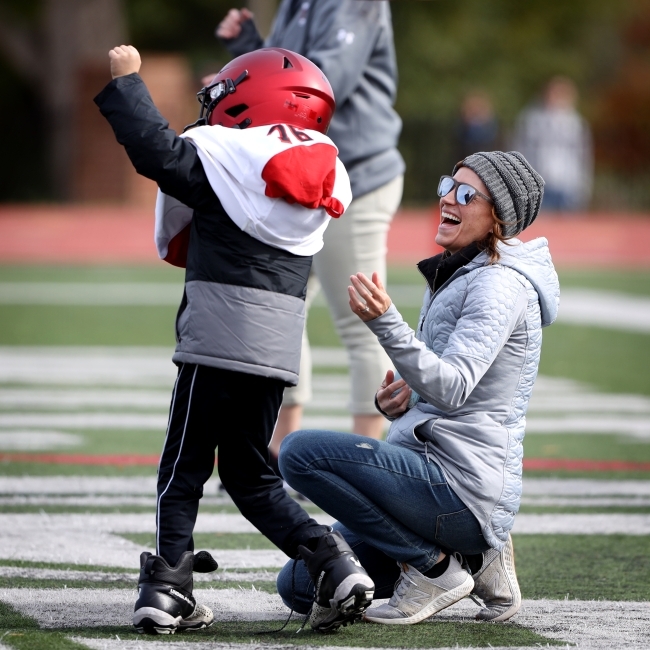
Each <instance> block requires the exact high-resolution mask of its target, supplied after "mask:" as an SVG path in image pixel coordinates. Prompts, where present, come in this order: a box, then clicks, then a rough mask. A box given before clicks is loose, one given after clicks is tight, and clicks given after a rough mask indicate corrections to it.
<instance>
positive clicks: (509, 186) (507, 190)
mask: <svg viewBox="0 0 650 650" xmlns="http://www.w3.org/2000/svg"><path fill="white" fill-rule="evenodd" d="M460 167H468V168H469V169H471V170H472V171H473V172H474V173H475V174H476V175H477V176H478V177H479V178H480V179H481V180H482V181H483V182H484V183H485V186H486V187H487V188H488V190H489V191H490V195H491V196H492V200H493V201H494V207H495V208H496V213H497V216H498V217H499V219H501V221H504V222H505V225H503V226H501V230H502V233H503V236H504V237H514V236H515V235H518V234H519V233H520V232H521V231H522V230H524V228H528V226H530V224H531V223H533V221H535V217H536V216H537V213H538V212H539V208H540V206H541V204H542V197H543V196H544V179H543V178H542V177H541V176H540V175H539V174H538V173H537V172H536V171H535V170H534V169H533V168H532V167H531V166H530V163H529V162H528V161H527V160H526V159H525V158H524V157H523V156H522V155H521V154H520V153H519V152H518V151H508V152H507V153H506V152H504V151H480V152H479V153H473V154H472V155H471V156H467V158H465V159H464V160H461V161H460V162H459V163H457V165H456V166H455V167H454V171H453V172H452V174H455V173H456V172H457V171H458V169H459V168H460Z"/></svg>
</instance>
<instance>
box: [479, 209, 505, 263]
mask: <svg viewBox="0 0 650 650" xmlns="http://www.w3.org/2000/svg"><path fill="white" fill-rule="evenodd" d="M492 219H493V220H494V223H493V224H492V230H491V231H490V232H489V233H488V234H487V235H486V236H485V238H484V239H483V240H481V241H480V242H478V247H479V249H480V250H482V251H484V252H485V253H487V256H488V259H489V263H490V264H496V263H497V262H498V261H499V260H500V259H501V254H500V253H499V250H498V249H497V246H498V245H499V242H502V243H506V242H507V241H508V239H512V237H504V236H503V234H502V231H501V226H504V225H505V221H502V220H501V219H499V217H498V216H497V211H496V208H495V207H494V206H492Z"/></svg>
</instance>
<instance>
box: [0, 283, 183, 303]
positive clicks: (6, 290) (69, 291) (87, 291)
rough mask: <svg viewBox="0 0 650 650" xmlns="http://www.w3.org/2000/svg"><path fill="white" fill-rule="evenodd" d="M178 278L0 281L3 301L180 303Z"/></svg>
mask: <svg viewBox="0 0 650 650" xmlns="http://www.w3.org/2000/svg"><path fill="white" fill-rule="evenodd" d="M182 297H183V284H182V283H179V282H176V283H171V282H128V283H127V282H0V304H3V305H89V306H92V305H95V306H102V305H104V306H118V305H122V306H128V305H141V306H152V305H154V306H166V305H173V306H178V305H179V304H180V302H181V298H182Z"/></svg>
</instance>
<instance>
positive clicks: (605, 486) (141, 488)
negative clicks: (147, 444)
mask: <svg viewBox="0 0 650 650" xmlns="http://www.w3.org/2000/svg"><path fill="white" fill-rule="evenodd" d="M523 485H524V487H523V492H524V494H526V495H529V496H571V495H575V496H616V495H620V496H633V495H638V496H650V480H648V481H642V480H612V479H604V480H599V479H586V478H585V479H582V478H534V477H528V476H526V477H524V482H523ZM218 488H219V480H218V479H217V478H211V479H210V480H209V481H208V482H207V483H206V484H205V486H204V488H203V491H204V495H214V496H216V495H217V494H218V492H217V491H218ZM0 494H7V495H9V494H20V495H28V494H36V495H112V494H114V495H147V496H155V494H156V477H155V476H0ZM204 498H205V497H204Z"/></svg>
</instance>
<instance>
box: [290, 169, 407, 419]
mask: <svg viewBox="0 0 650 650" xmlns="http://www.w3.org/2000/svg"><path fill="white" fill-rule="evenodd" d="M402 187H403V177H402V176H398V177H397V178H395V179H393V180H392V181H390V182H389V183H386V185H382V186H381V187H379V188H377V189H376V190H374V191H372V192H369V193H368V194H365V195H363V196H361V197H359V198H358V199H355V200H353V201H352V203H351V204H350V207H349V208H348V209H347V211H346V212H345V214H344V215H343V216H342V217H341V218H340V219H332V221H331V222H330V224H329V226H328V227H327V230H326V231H325V235H324V241H325V245H324V246H323V249H322V250H321V251H319V252H318V253H317V254H316V255H315V256H314V263H313V266H312V274H311V276H310V278H309V284H308V285H307V309H309V306H310V305H311V304H312V303H313V301H314V298H315V297H316V295H317V294H318V292H319V290H320V289H321V288H322V290H323V293H324V294H325V298H326V300H327V304H328V306H329V309H330V314H331V315H332V320H333V321H334V325H335V327H336V331H337V333H338V335H339V337H340V338H341V341H342V342H343V345H344V346H345V348H346V350H347V353H348V358H349V363H350V379H351V385H352V394H351V396H350V402H349V404H348V407H349V409H350V411H351V413H352V414H353V415H376V414H377V411H376V409H375V393H376V391H377V389H378V388H379V384H380V383H381V381H382V380H383V378H384V376H385V374H386V371H387V370H389V369H390V368H392V367H393V365H392V363H391V362H390V360H389V358H388V356H387V355H386V353H385V352H384V350H383V348H382V347H381V346H380V345H379V343H378V342H377V339H376V337H375V335H374V334H373V333H372V332H371V331H370V330H369V329H368V328H367V327H366V325H365V324H364V323H363V321H361V319H360V318H359V317H358V316H356V315H355V314H353V313H352V312H351V311H350V306H349V304H348V300H349V298H348V291H347V287H348V285H349V284H350V276H351V275H352V274H354V273H357V272H358V271H361V272H362V273H365V274H366V275H367V276H368V277H370V276H371V275H372V273H373V272H374V271H377V272H378V273H379V277H380V278H381V280H382V282H384V283H385V282H386V251H387V237H388V229H389V228H390V222H391V220H392V218H393V215H394V214H395V212H396V211H397V208H398V207H399V204H400V201H401V199H402ZM311 395H312V390H311V354H310V350H309V341H308V339H307V332H306V331H305V332H304V333H303V339H302V355H301V359H300V380H299V382H298V385H297V386H295V387H293V388H287V389H286V390H285V391H284V399H283V402H282V403H283V405H286V406H293V405H296V404H305V403H306V402H308V401H309V400H310V399H311Z"/></svg>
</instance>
